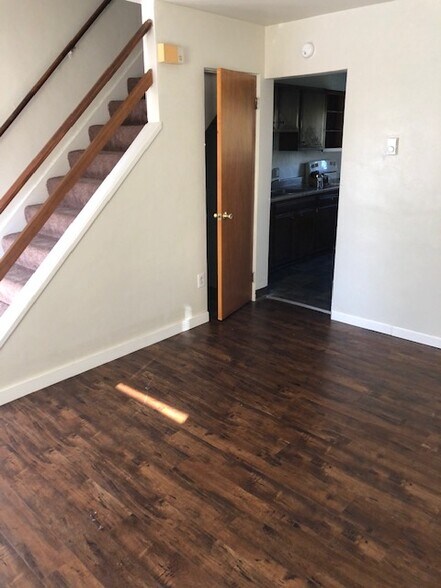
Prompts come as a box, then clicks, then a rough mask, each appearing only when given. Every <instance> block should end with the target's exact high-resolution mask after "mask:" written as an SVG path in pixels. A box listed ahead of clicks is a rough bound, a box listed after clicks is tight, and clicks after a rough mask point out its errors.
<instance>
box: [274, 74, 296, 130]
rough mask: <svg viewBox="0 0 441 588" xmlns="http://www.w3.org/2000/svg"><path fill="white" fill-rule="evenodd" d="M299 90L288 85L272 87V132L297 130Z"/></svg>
mask: <svg viewBox="0 0 441 588" xmlns="http://www.w3.org/2000/svg"><path fill="white" fill-rule="evenodd" d="M299 105H300V90H299V88H297V87H296V86H289V85H288V84H275V87H274V130H275V131H279V132H297V131H298V130H299Z"/></svg>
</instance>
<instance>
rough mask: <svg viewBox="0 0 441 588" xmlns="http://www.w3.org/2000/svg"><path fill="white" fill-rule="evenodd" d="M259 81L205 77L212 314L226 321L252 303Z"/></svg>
mask: <svg viewBox="0 0 441 588" xmlns="http://www.w3.org/2000/svg"><path fill="white" fill-rule="evenodd" d="M255 104H256V76H255V75H252V74H248V73H242V72H236V71H230V70H225V69H218V70H217V71H216V72H215V73H210V72H207V73H206V74H205V120H206V125H205V126H206V130H205V157H206V194H207V259H208V280H207V284H208V308H209V313H210V317H211V318H217V319H218V320H224V319H225V318H227V317H228V316H229V315H230V314H232V313H233V312H235V311H236V310H238V309H239V308H241V307H242V306H243V305H244V304H246V303H248V302H250V301H251V298H252V284H253V275H252V262H253V206H254V170H255V133H256V107H255Z"/></svg>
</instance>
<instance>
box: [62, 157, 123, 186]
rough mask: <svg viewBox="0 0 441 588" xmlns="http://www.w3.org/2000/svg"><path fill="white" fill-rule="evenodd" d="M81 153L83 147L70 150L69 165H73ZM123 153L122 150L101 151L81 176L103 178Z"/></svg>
mask: <svg viewBox="0 0 441 588" xmlns="http://www.w3.org/2000/svg"><path fill="white" fill-rule="evenodd" d="M83 153H84V149H77V150H76V151H71V152H70V153H69V154H68V159H69V164H70V166H71V167H73V166H74V165H75V163H76V162H77V161H78V160H79V159H80V157H81V156H82V155H83ZM123 155H124V151H101V152H100V153H98V155H97V156H96V157H95V159H94V160H93V161H92V163H91V164H90V165H89V167H88V168H87V169H86V171H85V172H84V174H83V177H86V178H96V179H101V180H104V178H105V177H106V176H108V175H109V174H110V172H111V171H112V169H113V168H114V167H115V165H116V164H117V163H118V161H119V160H120V159H121V157H122V156H123Z"/></svg>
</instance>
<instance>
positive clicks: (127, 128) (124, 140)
mask: <svg viewBox="0 0 441 588" xmlns="http://www.w3.org/2000/svg"><path fill="white" fill-rule="evenodd" d="M103 126H104V125H93V126H92V127H90V128H89V137H90V140H91V141H93V139H95V137H96V136H97V135H98V133H99V132H100V130H101V129H102V128H103ZM143 126H144V125H124V126H121V127H119V128H118V129H117V130H116V132H115V134H114V135H113V137H112V138H111V139H110V141H109V142H108V143H107V145H106V146H105V148H104V149H105V150H106V151H126V149H128V148H129V147H130V145H131V144H132V143H133V141H134V140H135V139H136V137H137V135H138V134H139V133H140V131H141V129H142V128H143Z"/></svg>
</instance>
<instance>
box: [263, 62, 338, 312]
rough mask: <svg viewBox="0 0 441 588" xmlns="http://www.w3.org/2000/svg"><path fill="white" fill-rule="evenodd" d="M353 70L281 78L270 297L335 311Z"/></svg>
mask: <svg viewBox="0 0 441 588" xmlns="http://www.w3.org/2000/svg"><path fill="white" fill-rule="evenodd" d="M345 96H346V72H336V73H329V74H321V75H314V76H306V77H293V78H283V79H279V80H275V85H274V113H273V160H272V181H271V220H270V246H269V250H270V254H269V272H268V276H269V278H268V297H269V298H273V299H276V300H281V301H284V302H288V303H291V304H295V305H298V306H303V307H306V308H311V309H314V310H318V311H320V312H324V313H328V314H330V312H331V303H332V286H333V276H334V259H335V241H336V232H337V217H338V201H339V188H340V169H341V158H342V147H343V126H344V108H345Z"/></svg>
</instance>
